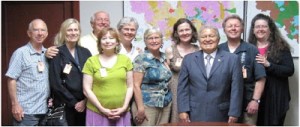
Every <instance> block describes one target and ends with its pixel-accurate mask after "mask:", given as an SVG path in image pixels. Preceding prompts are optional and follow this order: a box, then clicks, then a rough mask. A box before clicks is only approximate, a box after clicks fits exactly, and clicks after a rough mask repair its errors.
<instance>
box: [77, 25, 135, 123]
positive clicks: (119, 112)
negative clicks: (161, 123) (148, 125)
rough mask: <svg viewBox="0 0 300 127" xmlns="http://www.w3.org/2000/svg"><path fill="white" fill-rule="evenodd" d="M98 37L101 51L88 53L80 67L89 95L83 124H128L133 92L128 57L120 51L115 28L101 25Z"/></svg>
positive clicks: (130, 65)
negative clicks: (92, 53) (94, 53)
mask: <svg viewBox="0 0 300 127" xmlns="http://www.w3.org/2000/svg"><path fill="white" fill-rule="evenodd" d="M98 40H99V42H98V50H99V53H100V54H98V55H94V56H92V57H90V58H89V59H88V60H87V62H86V63H85V65H84V67H83V71H82V72H83V73H84V76H83V89H84V94H85V96H86V97H87V99H88V102H87V115H86V125H87V126H131V122H130V116H131V115H130V112H129V111H128V105H129V101H130V99H131V98H132V94H133V90H132V78H133V76H132V63H131V60H130V59H129V58H128V57H127V56H125V55H123V54H119V50H120V48H119V46H120V39H119V35H118V33H117V31H116V30H115V29H113V28H103V29H102V30H101V31H100V33H99V34H98ZM94 119H97V121H95V120H94Z"/></svg>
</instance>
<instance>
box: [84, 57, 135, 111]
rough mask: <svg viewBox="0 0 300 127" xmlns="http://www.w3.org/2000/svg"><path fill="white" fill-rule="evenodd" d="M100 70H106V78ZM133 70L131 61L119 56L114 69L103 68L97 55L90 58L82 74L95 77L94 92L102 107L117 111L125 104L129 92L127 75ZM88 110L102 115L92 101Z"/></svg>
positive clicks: (88, 104)
mask: <svg viewBox="0 0 300 127" xmlns="http://www.w3.org/2000/svg"><path fill="white" fill-rule="evenodd" d="M100 69H105V71H106V76H104V74H101V72H103V71H102V70H100ZM131 70H132V63H131V60H130V59H129V58H128V57H127V56H125V55H122V54H118V58H117V63H116V64H115V65H114V66H113V67H112V68H103V67H102V66H101V63H100V61H99V55H95V56H92V57H90V58H88V60H87V61H86V63H85V65H84V67H83V69H82V72H83V73H84V74H88V75H91V76H92V77H93V84H92V91H93V93H94V94H95V95H96V97H97V99H98V101H99V102H100V103H101V105H102V106H103V107H105V108H108V109H116V108H120V107H122V106H123V104H124V101H125V96H126V92H127V81H126V73H127V72H128V71H131ZM103 73H104V72H103ZM87 108H88V109H90V110H92V111H94V112H97V113H100V112H99V110H98V109H97V108H96V107H95V106H94V105H93V104H92V103H91V102H90V101H88V102H87Z"/></svg>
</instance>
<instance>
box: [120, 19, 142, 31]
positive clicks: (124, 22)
mask: <svg viewBox="0 0 300 127" xmlns="http://www.w3.org/2000/svg"><path fill="white" fill-rule="evenodd" d="M131 22H133V23H134V25H135V28H136V29H139V23H138V22H137V20H136V19H135V18H133V17H124V18H122V19H121V20H120V21H119V23H118V25H117V29H118V30H119V31H120V30H121V29H122V28H123V27H124V25H127V24H129V23H131Z"/></svg>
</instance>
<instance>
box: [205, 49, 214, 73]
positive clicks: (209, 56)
mask: <svg viewBox="0 0 300 127" xmlns="http://www.w3.org/2000/svg"><path fill="white" fill-rule="evenodd" d="M211 58H212V57H211V55H209V54H208V55H207V56H206V57H205V59H206V60H207V63H206V66H205V68H206V76H207V77H209V73H210V70H211V67H212V65H211V63H210V59H211Z"/></svg>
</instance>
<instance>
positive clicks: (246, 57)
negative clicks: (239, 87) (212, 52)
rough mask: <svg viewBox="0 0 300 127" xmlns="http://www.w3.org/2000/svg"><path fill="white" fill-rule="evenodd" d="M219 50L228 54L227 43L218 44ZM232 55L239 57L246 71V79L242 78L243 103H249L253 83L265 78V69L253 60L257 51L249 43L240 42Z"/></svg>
mask: <svg viewBox="0 0 300 127" xmlns="http://www.w3.org/2000/svg"><path fill="white" fill-rule="evenodd" d="M219 49H220V50H225V51H228V52H229V48H228V42H225V43H222V44H220V45H219ZM233 53H235V54H237V55H238V56H239V58H240V60H241V63H242V66H243V67H244V68H245V69H246V70H247V78H244V87H245V92H244V93H245V94H246V96H244V101H250V100H251V99H252V96H253V92H254V87H255V82H256V81H257V80H258V79H260V78H262V77H265V76H266V72H265V68H264V66H263V65H262V64H259V63H257V61H256V60H255V56H256V55H257V54H258V49H257V48H256V47H255V46H254V45H252V44H250V43H247V42H245V41H243V40H241V44H240V45H239V47H238V48H237V49H236V50H235V51H234V52H233Z"/></svg>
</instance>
